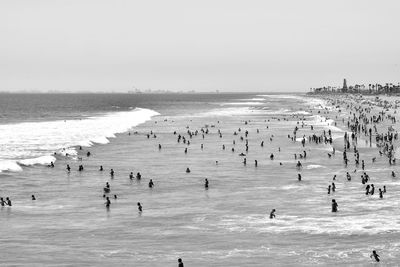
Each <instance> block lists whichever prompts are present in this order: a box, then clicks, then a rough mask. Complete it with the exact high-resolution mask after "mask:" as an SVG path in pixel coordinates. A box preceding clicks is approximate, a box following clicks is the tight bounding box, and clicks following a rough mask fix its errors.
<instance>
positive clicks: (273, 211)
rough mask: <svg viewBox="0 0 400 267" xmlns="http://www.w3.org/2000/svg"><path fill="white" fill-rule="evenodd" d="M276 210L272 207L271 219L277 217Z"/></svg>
mask: <svg viewBox="0 0 400 267" xmlns="http://www.w3.org/2000/svg"><path fill="white" fill-rule="evenodd" d="M275 211H276V210H275V209H272V210H271V212H270V213H269V218H270V219H273V218H275V217H276V216H275Z"/></svg>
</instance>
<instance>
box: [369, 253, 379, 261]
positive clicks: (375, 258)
mask: <svg viewBox="0 0 400 267" xmlns="http://www.w3.org/2000/svg"><path fill="white" fill-rule="evenodd" d="M369 257H370V258H371V259H372V257H374V260H375V261H376V262H380V259H379V255H378V254H377V253H376V251H375V250H373V251H372V254H371V255H370V256H369Z"/></svg>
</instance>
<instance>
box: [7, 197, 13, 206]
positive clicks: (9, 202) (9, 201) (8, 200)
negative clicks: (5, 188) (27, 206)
mask: <svg viewBox="0 0 400 267" xmlns="http://www.w3.org/2000/svg"><path fill="white" fill-rule="evenodd" d="M6 204H7V205H8V206H10V207H11V206H12V205H11V200H10V199H9V198H8V197H6Z"/></svg>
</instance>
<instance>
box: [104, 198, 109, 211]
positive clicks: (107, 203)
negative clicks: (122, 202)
mask: <svg viewBox="0 0 400 267" xmlns="http://www.w3.org/2000/svg"><path fill="white" fill-rule="evenodd" d="M104 204H105V205H106V208H107V209H109V208H110V205H111V201H110V198H109V197H106V203H104Z"/></svg>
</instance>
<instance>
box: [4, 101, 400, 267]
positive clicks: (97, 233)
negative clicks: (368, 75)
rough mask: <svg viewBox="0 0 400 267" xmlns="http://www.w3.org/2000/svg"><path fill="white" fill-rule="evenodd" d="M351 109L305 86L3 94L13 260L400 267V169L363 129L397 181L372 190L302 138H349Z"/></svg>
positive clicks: (7, 232)
mask: <svg viewBox="0 0 400 267" xmlns="http://www.w3.org/2000/svg"><path fill="white" fill-rule="evenodd" d="M349 116H350V114H348V113H346V112H345V111H342V112H337V110H335V108H332V107H330V106H329V105H328V104H327V103H326V102H325V101H323V100H320V99H316V98H311V97H306V96H305V95H301V94H266V93H258V94H255V93H254V94H249V93H246V94H245V93H243V94H1V95H0V181H1V186H0V197H3V198H5V197H9V198H10V199H11V200H12V207H1V208H0V224H1V225H2V227H1V228H0V240H1V242H0V265H1V266H110V265H113V266H177V259H178V258H182V259H183V262H184V263H185V266H310V265H321V266H325V265H352V266H365V265H374V263H373V261H372V260H371V259H370V257H369V255H370V254H371V251H372V250H377V251H378V253H379V254H380V255H381V258H382V264H383V265H387V266H395V265H396V264H398V260H397V259H399V258H400V241H399V240H400V239H399V237H400V235H399V233H400V227H399V226H400V225H399V224H400V211H399V209H398V205H399V202H400V199H399V197H398V195H399V193H400V182H399V181H398V180H397V179H396V178H393V177H391V175H390V173H391V171H392V170H393V171H397V169H398V168H397V166H396V165H393V166H388V163H387V160H386V159H385V158H383V157H379V154H378V153H377V149H376V148H375V147H374V146H373V145H372V144H371V146H370V145H368V144H367V140H364V139H363V138H362V137H360V143H365V146H364V147H363V148H362V149H361V150H360V151H361V154H360V160H361V159H364V160H365V162H366V168H365V171H366V172H367V173H368V175H369V176H370V177H371V181H372V182H373V183H374V184H375V187H376V189H378V188H381V187H383V185H386V187H387V189H388V192H387V193H386V194H385V195H384V198H383V199H379V194H377V193H376V194H375V195H372V196H366V195H365V193H364V187H365V186H364V185H362V184H361V182H360V179H361V178H360V175H361V174H362V173H363V170H361V167H359V166H355V165H354V164H353V162H351V163H350V164H349V165H348V166H347V167H346V166H345V165H344V164H343V159H342V151H341V150H340V149H341V146H340V145H337V146H336V148H337V149H336V153H335V154H333V156H331V157H328V153H330V154H332V149H333V148H332V145H330V144H324V143H322V144H315V143H309V142H306V144H305V147H303V146H302V144H301V142H300V141H301V139H302V137H303V136H309V135H312V134H313V133H315V134H316V135H322V134H323V132H324V131H325V132H327V131H328V130H330V131H331V132H332V136H333V138H334V140H335V141H334V145H335V144H338V143H340V142H339V141H340V140H342V139H343V135H344V133H345V131H348V129H347V128H346V123H345V122H343V119H347V118H348V117H349ZM335 122H336V123H335ZM335 124H336V125H335ZM311 126H312V127H313V129H311ZM295 127H298V128H299V130H298V131H297V136H296V139H295V140H292V139H291V137H293V131H294V129H295ZM189 132H190V134H189ZM178 135H180V136H182V137H184V138H185V142H184V141H183V139H182V138H181V139H180V140H179V142H178ZM246 135H247V136H246ZM246 140H247V141H246ZM246 142H247V143H248V151H246ZM262 142H263V143H264V145H263V146H261V143H262ZM159 146H161V148H159ZM185 149H186V152H185ZM304 151H306V153H307V157H306V158H299V157H297V159H295V157H294V155H295V154H296V156H297V155H298V156H299V155H300V154H303V153H304ZM87 152H90V156H87ZM241 153H243V154H244V155H245V156H241V155H240V154H241ZM271 154H273V155H274V158H273V159H271V158H270V155H271ZM349 154H352V153H349ZM377 155H378V156H377ZM376 156H377V160H376V162H375V163H374V164H372V163H371V158H372V157H376ZM349 157H350V158H351V161H352V159H353V156H352V155H349ZM244 158H246V164H244V163H243V161H244ZM255 160H257V166H255ZM299 160H300V161H301V163H302V165H303V167H302V169H300V170H299V169H298V168H296V163H297V161H299ZM51 162H53V163H54V168H52V167H49V166H48V165H50V164H51ZM67 164H68V165H70V166H71V171H70V172H68V171H67V170H66V166H67ZM79 165H83V166H84V170H83V171H78V166H79ZM100 166H103V168H104V171H99V167H100ZM187 168H189V169H190V173H187V172H186V169H187ZM111 169H113V170H114V171H115V173H114V176H113V177H111V175H110V170H111ZM131 172H132V173H133V174H134V175H136V173H138V172H140V173H141V175H142V178H141V179H140V180H137V179H136V178H134V179H130V178H129V174H130V173H131ZM346 172H349V173H350V174H351V176H352V180H351V181H347V179H346ZM299 173H300V174H301V176H302V181H301V182H299V181H298V180H297V176H298V174H299ZM334 175H336V176H337V178H336V180H335V184H336V187H337V189H336V192H331V194H327V187H328V185H330V184H331V183H332V177H333V176H334ZM206 178H207V179H208V181H209V187H208V189H206V188H205V186H204V180H205V179H206ZM150 179H152V181H153V182H154V187H153V188H149V186H148V183H149V180H150ZM107 182H108V183H109V184H110V189H111V192H110V194H107V195H109V196H110V200H111V205H110V208H109V209H107V208H106V207H105V205H104V203H105V198H104V196H103V194H104V191H103V188H104V187H105V185H106V183H107ZM31 195H35V197H36V200H32V199H31ZM114 195H117V199H114V197H113V196H114ZM333 198H334V199H336V201H337V202H338V204H339V212H338V213H332V212H331V201H332V199H333ZM137 202H140V203H141V205H142V206H143V212H141V213H140V212H138V209H137ZM272 209H276V218H274V219H270V218H269V214H270V212H271V210H272Z"/></svg>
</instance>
